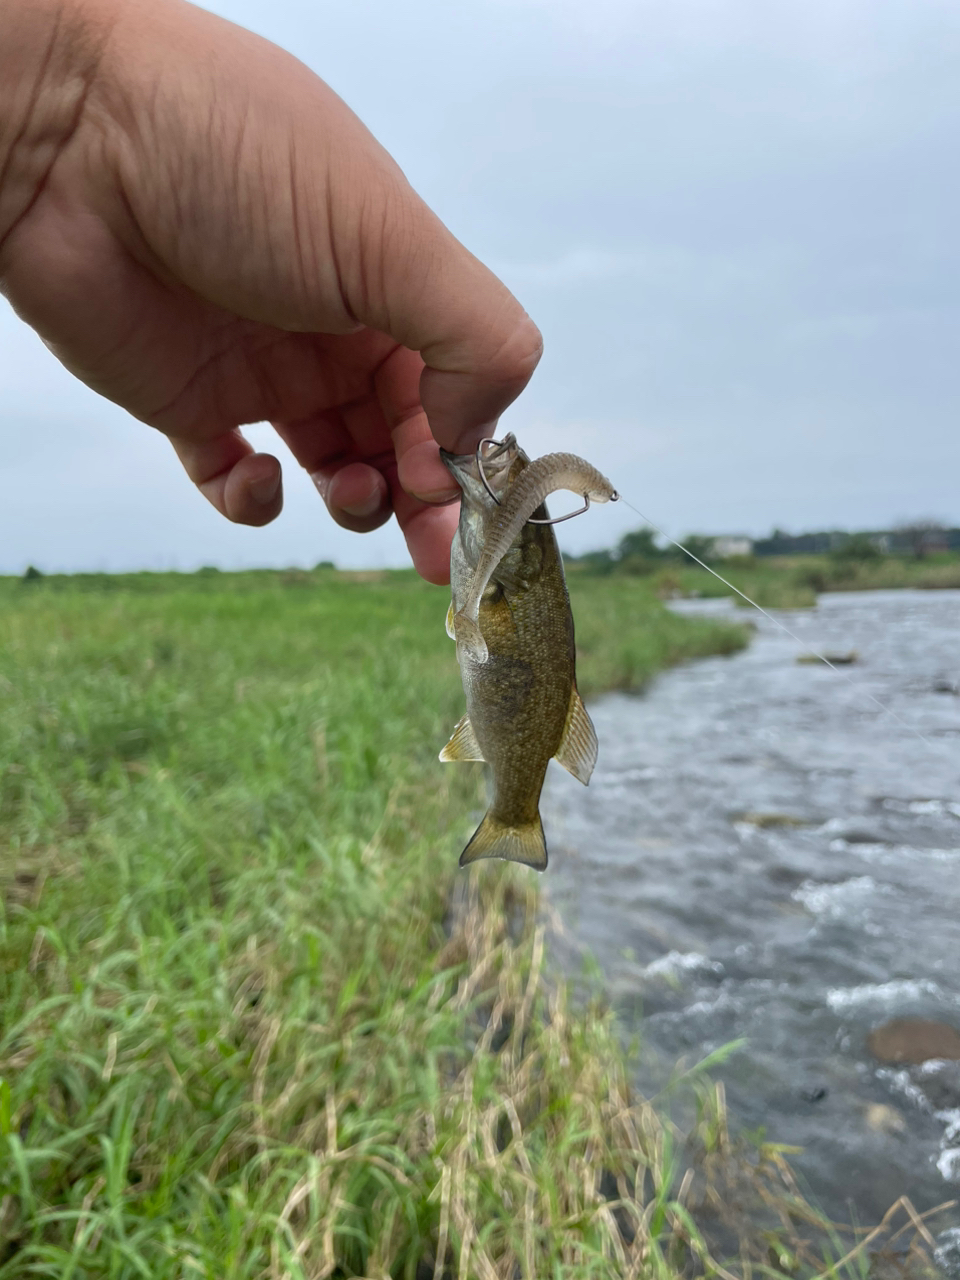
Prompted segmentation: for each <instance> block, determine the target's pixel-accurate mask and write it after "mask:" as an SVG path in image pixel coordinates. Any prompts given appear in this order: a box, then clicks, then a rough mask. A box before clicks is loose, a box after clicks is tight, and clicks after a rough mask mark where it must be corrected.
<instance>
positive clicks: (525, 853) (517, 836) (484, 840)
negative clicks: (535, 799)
mask: <svg viewBox="0 0 960 1280" xmlns="http://www.w3.org/2000/svg"><path fill="white" fill-rule="evenodd" d="M480 858H504V859H505V860H506V861H507V862H522V863H523V864H524V865H525V866H527V867H533V869H534V870H535V871H545V870H546V867H547V842H546V840H545V839H544V838H543V823H542V822H541V821H540V815H539V813H538V814H537V816H536V819H535V821H533V822H528V823H527V824H526V825H525V826H522V827H508V826H506V825H505V824H504V823H502V822H498V821H497V819H496V818H495V817H494V816H493V814H492V813H488V814H487V815H486V817H485V818H484V820H483V821H482V822H481V823H480V825H479V827H477V829H476V831H475V832H474V833H473V837H472V838H471V840H470V843H469V844H468V845H467V847H466V848H465V849H464V851H463V853H461V855H460V865H461V867H465V866H467V865H468V864H469V863H471V862H477V861H478V860H479V859H480Z"/></svg>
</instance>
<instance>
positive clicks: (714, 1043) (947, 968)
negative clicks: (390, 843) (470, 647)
mask: <svg viewBox="0 0 960 1280" xmlns="http://www.w3.org/2000/svg"><path fill="white" fill-rule="evenodd" d="M676 607H677V608H680V609H683V610H701V611H703V610H717V611H729V612H730V613H731V614H733V613H734V612H735V613H736V616H737V617H738V618H741V619H744V620H747V615H746V614H745V613H744V612H743V611H742V610H734V608H733V606H732V605H730V604H729V603H728V602H725V601H710V602H707V601H704V602H694V601H690V602H683V603H682V604H678V605H677V606H676ZM781 617H782V618H783V620H784V621H785V622H786V623H787V625H788V626H789V627H790V628H791V629H792V630H794V631H796V633H797V635H798V636H800V637H801V639H802V640H803V641H804V642H805V643H807V644H809V645H810V646H811V647H813V648H819V649H820V650H821V652H822V651H824V650H826V651H828V652H837V651H847V650H856V651H857V652H858V655H859V657H858V660H857V662H856V663H855V664H854V665H851V666H849V667H845V668H843V670H844V671H845V672H847V673H848V674H849V681H850V682H849V683H848V681H847V680H846V679H845V678H844V677H843V676H841V675H839V674H838V673H837V672H834V671H831V670H830V669H829V668H827V667H825V666H823V665H822V664H815V665H804V664H799V663H797V661H796V658H797V655H798V653H800V652H801V651H802V650H801V646H799V645H797V644H796V643H795V642H794V641H793V640H791V639H790V638H789V637H787V636H785V635H783V634H782V633H781V632H780V631H778V630H777V629H776V628H775V627H774V626H773V625H772V624H771V623H770V622H769V621H767V620H766V619H765V618H763V617H762V616H761V615H759V614H756V613H752V614H750V615H749V620H750V621H755V622H756V625H757V631H756V634H755V636H754V638H753V640H752V642H751V644H750V647H749V648H748V649H747V650H746V651H744V652H743V653H740V654H737V655H735V656H733V657H728V658H714V659H708V660H707V661H703V662H699V663H697V664H695V665H691V666H688V667H685V668H681V669H678V670H675V671H672V672H669V673H667V674H665V675H663V676H661V677H660V678H659V679H658V680H657V681H655V682H654V683H653V685H652V686H651V687H650V688H649V689H648V690H647V691H646V693H645V694H643V695H642V696H639V697H628V696H623V695H609V696H607V697H604V698H602V699H600V700H598V701H596V702H595V703H594V704H593V705H592V706H591V715H592V716H593V719H594V722H595V724H596V727H597V732H598V735H599V738H600V744H601V747H600V760H599V763H598V765H597V770H596V773H595V774H594V777H593V781H592V783H591V785H590V788H589V789H583V788H580V787H578V786H577V785H576V784H575V783H573V782H572V780H570V779H568V778H566V776H565V775H561V773H560V771H559V770H557V771H556V772H555V773H552V775H551V780H550V783H549V786H548V790H547V793H546V802H545V805H544V813H545V815H546V817H547V834H548V840H549V842H550V848H551V864H550V871H549V872H548V874H547V878H546V884H545V887H546V889H547V890H548V893H549V897H550V901H551V903H552V905H553V906H554V908H555V909H556V911H557V913H558V915H559V917H560V920H561V922H562V926H563V931H564V934H565V941H564V942H563V943H562V945H561V948H560V955H561V958H562V960H563V962H564V963H566V964H568V965H574V964H575V963H576V961H577V957H578V955H579V954H580V953H581V952H582V951H584V950H586V951H588V952H589V953H590V954H592V956H593V957H594V959H595V960H596V961H597V962H598V964H599V966H600V971H601V974H602V980H603V982H604V985H605V987H606V989H607V991H608V992H609V994H610V998H611V999H612V1001H613V1003H614V1006H615V1008H616V1009H617V1012H618V1015H619V1017H620V1019H621V1023H622V1025H623V1027H624V1031H625V1032H626V1033H628V1034H633V1033H635V1032H637V1031H639V1032H640V1033H641V1040H642V1044H643V1052H642V1055H641V1061H640V1065H639V1066H638V1074H639V1083H640V1084H641V1086H642V1087H644V1088H647V1089H650V1088H655V1087H657V1086H659V1085H660V1084H662V1083H663V1082H664V1080H665V1079H666V1077H667V1075H668V1073H669V1071H670V1070H671V1069H672V1068H673V1067H674V1066H675V1064H676V1062H677V1060H678V1059H679V1058H684V1059H686V1061H687V1063H688V1064H692V1063H693V1062H695V1061H697V1060H698V1059H699V1058H701V1057H703V1056H704V1055H705V1054H707V1053H709V1052H710V1051H711V1050H713V1049H715V1048H717V1047H718V1046H721V1045H724V1044H726V1043H727V1042H729V1041H731V1040H734V1039H738V1038H740V1037H743V1038H745V1040H746V1044H745V1046H744V1047H743V1048H742V1049H741V1050H740V1051H738V1052H737V1053H735V1054H734V1055H733V1056H732V1057H731V1058H730V1059H729V1060H728V1061H727V1062H726V1063H724V1064H723V1065H722V1066H720V1067H718V1068H715V1069H714V1071H713V1072H712V1074H713V1076H714V1077H715V1078H721V1079H723V1080H724V1081H725V1084H726V1089H727V1097H728V1103H729V1109H730V1114H731V1119H732V1122H733V1123H734V1125H736V1126H740V1127H744V1128H749V1129H755V1128H757V1127H759V1126H765V1128H766V1131H767V1136H768V1138H770V1139H772V1140H776V1141H779V1142H787V1143H796V1144H798V1145H800V1146H802V1147H803V1148H804V1152H803V1155H802V1156H798V1157H796V1158H795V1160H794V1164H795V1167H796V1168H797V1169H798V1170H799V1172H800V1173H801V1175H802V1177H803V1178H804V1180H805V1182H806V1185H807V1188H808V1189H809V1191H810V1192H811V1193H812V1194H813V1196H814V1197H815V1198H816V1199H817V1200H818V1201H819V1203H820V1204H821V1205H822V1206H823V1207H824V1208H826V1209H828V1210H829V1211H831V1212H832V1213H833V1214H834V1215H835V1216H837V1217H848V1216H849V1214H850V1213H851V1212H852V1213H855V1214H856V1216H857V1217H858V1218H859V1220H860V1221H868V1220H877V1219H878V1218H879V1217H880V1216H882V1214H883V1213H884V1211H885V1210H886V1209H887V1208H888V1207H889V1206H890V1205H891V1204H892V1203H893V1202H894V1201H895V1200H896V1199H897V1198H898V1197H899V1196H901V1195H903V1194H906V1195H908V1196H909V1197H910V1198H911V1199H912V1201H913V1202H914V1204H915V1205H916V1206H917V1207H918V1208H919V1209H921V1210H925V1209H928V1208H932V1207H933V1206H934V1205H937V1204H939V1203H941V1202H943V1201H944V1200H948V1199H951V1198H953V1197H955V1196H956V1197H960V1062H932V1063H931V1062H928V1063H926V1064H924V1065H921V1066H914V1067H910V1068H906V1067H891V1066H884V1065H883V1064H881V1063H879V1062H878V1061H877V1060H876V1059H875V1058H873V1056H872V1055H871V1053H870V1051H869V1049H868V1047H867V1043H866V1039H867V1035H868V1034H869V1032H870V1031H871V1029H872V1028H874V1027H877V1026H879V1025H880V1024H883V1023H885V1022H887V1021H889V1020H890V1019H892V1018H896V1017H924V1018H930V1019H935V1020H937V1021H939V1022H943V1023H947V1024H951V1025H953V1026H955V1027H958V1028H960V645H958V632H960V592H957V591H942V592H919V591H896V592H894V591H890V592H870V593H860V594H853V593H851V594H843V595H841V594H837V595H827V596H825V597H823V598H821V601H820V603H819V605H818V607H817V608H816V609H815V610H805V611H792V612H789V613H786V612H784V613H783V614H781ZM866 693H872V694H873V695H874V696H875V697H877V698H879V699H880V700H881V701H882V702H884V703H886V704H887V705H889V706H890V707H892V708H893V710H894V711H895V712H896V714H897V716H899V717H900V718H901V719H902V720H903V721H905V722H906V724H907V725H911V726H914V727H915V728H916V729H918V730H919V731H920V732H921V733H922V734H923V735H924V736H925V737H926V738H927V739H928V740H929V742H928V743H925V742H923V741H921V740H920V739H919V738H917V737H916V736H915V735H914V734H912V733H910V732H909V730H908V729H907V728H905V727H904V726H903V725H902V724H898V723H897V721H896V720H895V719H894V718H893V717H891V716H889V715H884V714H883V713H882V712H881V711H880V710H879V709H878V708H877V706H876V704H874V703H872V702H871V701H870V700H869V698H868V697H866V696H865V694H866ZM951 1221H952V1222H953V1223H954V1224H956V1223H957V1222H960V1217H958V1216H957V1215H956V1213H954V1214H953V1215H952V1217H951V1215H947V1218H946V1219H944V1220H943V1221H942V1222H941V1226H947V1225H948V1223H949V1222H951ZM948 1234H949V1233H948Z"/></svg>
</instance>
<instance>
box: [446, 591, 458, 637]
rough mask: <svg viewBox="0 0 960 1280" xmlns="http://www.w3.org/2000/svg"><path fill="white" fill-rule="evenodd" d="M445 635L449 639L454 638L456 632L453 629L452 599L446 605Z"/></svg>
mask: <svg viewBox="0 0 960 1280" xmlns="http://www.w3.org/2000/svg"><path fill="white" fill-rule="evenodd" d="M447 635H448V636H449V637H450V639H451V640H456V638H457V633H456V632H455V631H454V629H453V601H452V600H451V601H450V604H449V605H448V607H447Z"/></svg>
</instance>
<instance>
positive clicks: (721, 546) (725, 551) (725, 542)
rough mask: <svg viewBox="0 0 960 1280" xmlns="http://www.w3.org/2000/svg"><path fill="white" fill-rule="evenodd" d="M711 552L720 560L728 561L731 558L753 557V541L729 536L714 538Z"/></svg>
mask: <svg viewBox="0 0 960 1280" xmlns="http://www.w3.org/2000/svg"><path fill="white" fill-rule="evenodd" d="M711 550H712V551H713V554H714V555H715V556H716V557H717V559H718V560H726V559H727V558H728V557H729V556H750V555H753V539H752V538H745V537H741V536H740V535H739V534H727V535H724V536H723V537H720V538H714V540H713V547H712V548H711Z"/></svg>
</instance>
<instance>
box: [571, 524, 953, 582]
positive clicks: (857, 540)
mask: <svg viewBox="0 0 960 1280" xmlns="http://www.w3.org/2000/svg"><path fill="white" fill-rule="evenodd" d="M680 541H681V542H682V543H683V545H684V547H686V548H687V550H688V551H690V552H692V553H693V555H694V556H696V557H697V559H699V560H707V561H712V560H717V559H730V558H734V559H743V558H744V556H745V555H746V556H749V557H753V556H810V555H828V556H830V557H831V558H832V559H835V560H839V561H855V560H863V561H867V560H876V559H880V558H881V557H882V556H885V555H906V556H913V557H914V558H916V559H918V560H922V559H924V558H925V557H926V556H928V555H932V554H935V553H937V552H943V551H960V528H948V527H947V526H946V525H944V524H942V523H941V522H939V521H937V520H913V521H904V522H903V523H902V524H899V525H897V526H896V527H895V528H893V529H877V530H860V531H857V532H851V531H849V530H845V529H826V530H821V531H819V532H814V533H799V534H791V533H785V532H784V531H783V530H782V529H774V530H773V532H772V533H771V534H770V536H769V537H768V538H756V539H750V538H746V537H738V538H731V537H715V536H712V535H709V534H703V533H691V534H688V535H687V537H686V538H681V539H680ZM731 546H736V547H737V548H738V551H739V552H740V554H737V555H734V556H732V557H731V555H730V552H729V551H728V549H727V548H729V547H731ZM564 559H565V560H566V561H567V562H568V563H570V564H571V565H575V566H576V567H578V568H580V569H582V570H583V571H585V572H587V573H597V574H604V573H613V572H614V571H617V572H620V573H641V574H642V573H652V572H653V571H654V570H655V569H656V568H657V567H658V566H662V565H664V564H666V563H668V562H670V561H673V562H678V561H686V563H688V564H689V563H690V559H689V557H688V556H687V555H685V554H684V552H683V551H681V550H680V549H679V548H678V547H676V546H674V545H673V544H672V543H666V544H665V545H663V544H662V543H661V541H660V540H658V537H657V535H656V534H655V533H654V532H653V531H652V530H651V529H635V530H634V531H633V532H632V533H627V534H624V536H623V537H622V538H621V539H620V541H619V542H618V543H617V545H616V546H615V547H613V548H612V549H605V550H601V551H588V552H586V553H585V554H584V555H581V556H571V555H565V556H564Z"/></svg>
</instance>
